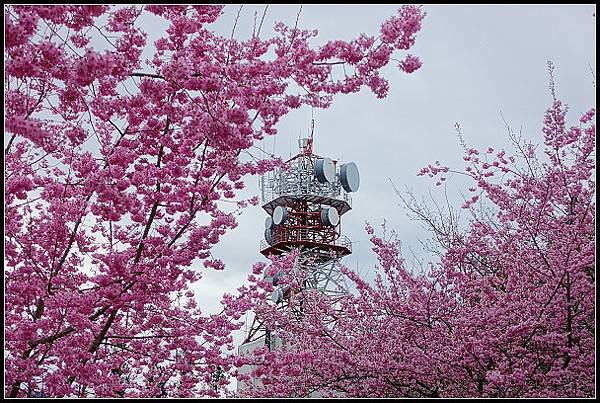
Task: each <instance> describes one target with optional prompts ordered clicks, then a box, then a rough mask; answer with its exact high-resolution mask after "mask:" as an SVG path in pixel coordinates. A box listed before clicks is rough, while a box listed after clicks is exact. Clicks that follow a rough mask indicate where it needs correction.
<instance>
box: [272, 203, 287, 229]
mask: <svg viewBox="0 0 600 403" xmlns="http://www.w3.org/2000/svg"><path fill="white" fill-rule="evenodd" d="M287 216H288V212H287V209H286V208H285V207H283V206H277V207H275V210H273V223H274V224H275V225H281V224H283V223H284V222H285V220H286V218H287Z"/></svg>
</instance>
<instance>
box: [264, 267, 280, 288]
mask: <svg viewBox="0 0 600 403" xmlns="http://www.w3.org/2000/svg"><path fill="white" fill-rule="evenodd" d="M267 272H268V270H265V274H264V276H263V278H264V279H265V280H267V281H270V282H271V283H272V284H273V285H277V283H279V277H281V271H278V272H276V273H275V274H274V275H273V276H269V275H268V274H267Z"/></svg>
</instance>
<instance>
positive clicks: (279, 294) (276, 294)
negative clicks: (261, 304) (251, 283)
mask: <svg viewBox="0 0 600 403" xmlns="http://www.w3.org/2000/svg"><path fill="white" fill-rule="evenodd" d="M282 300H283V291H281V289H280V288H277V289H275V290H273V292H272V293H271V301H273V302H275V303H276V304H278V303H280V302H281V301H282Z"/></svg>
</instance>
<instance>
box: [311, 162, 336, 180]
mask: <svg viewBox="0 0 600 403" xmlns="http://www.w3.org/2000/svg"><path fill="white" fill-rule="evenodd" d="M315 176H316V177H317V180H318V181H319V183H327V182H329V183H332V182H333V181H334V180H335V166H334V165H333V161H332V160H331V158H322V159H318V160H317V162H316V163H315Z"/></svg>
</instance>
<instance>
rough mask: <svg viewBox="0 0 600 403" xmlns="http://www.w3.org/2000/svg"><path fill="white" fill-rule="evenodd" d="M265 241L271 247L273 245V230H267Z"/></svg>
mask: <svg viewBox="0 0 600 403" xmlns="http://www.w3.org/2000/svg"><path fill="white" fill-rule="evenodd" d="M265 240H266V241H267V243H268V244H269V245H273V230H272V229H271V228H265Z"/></svg>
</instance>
